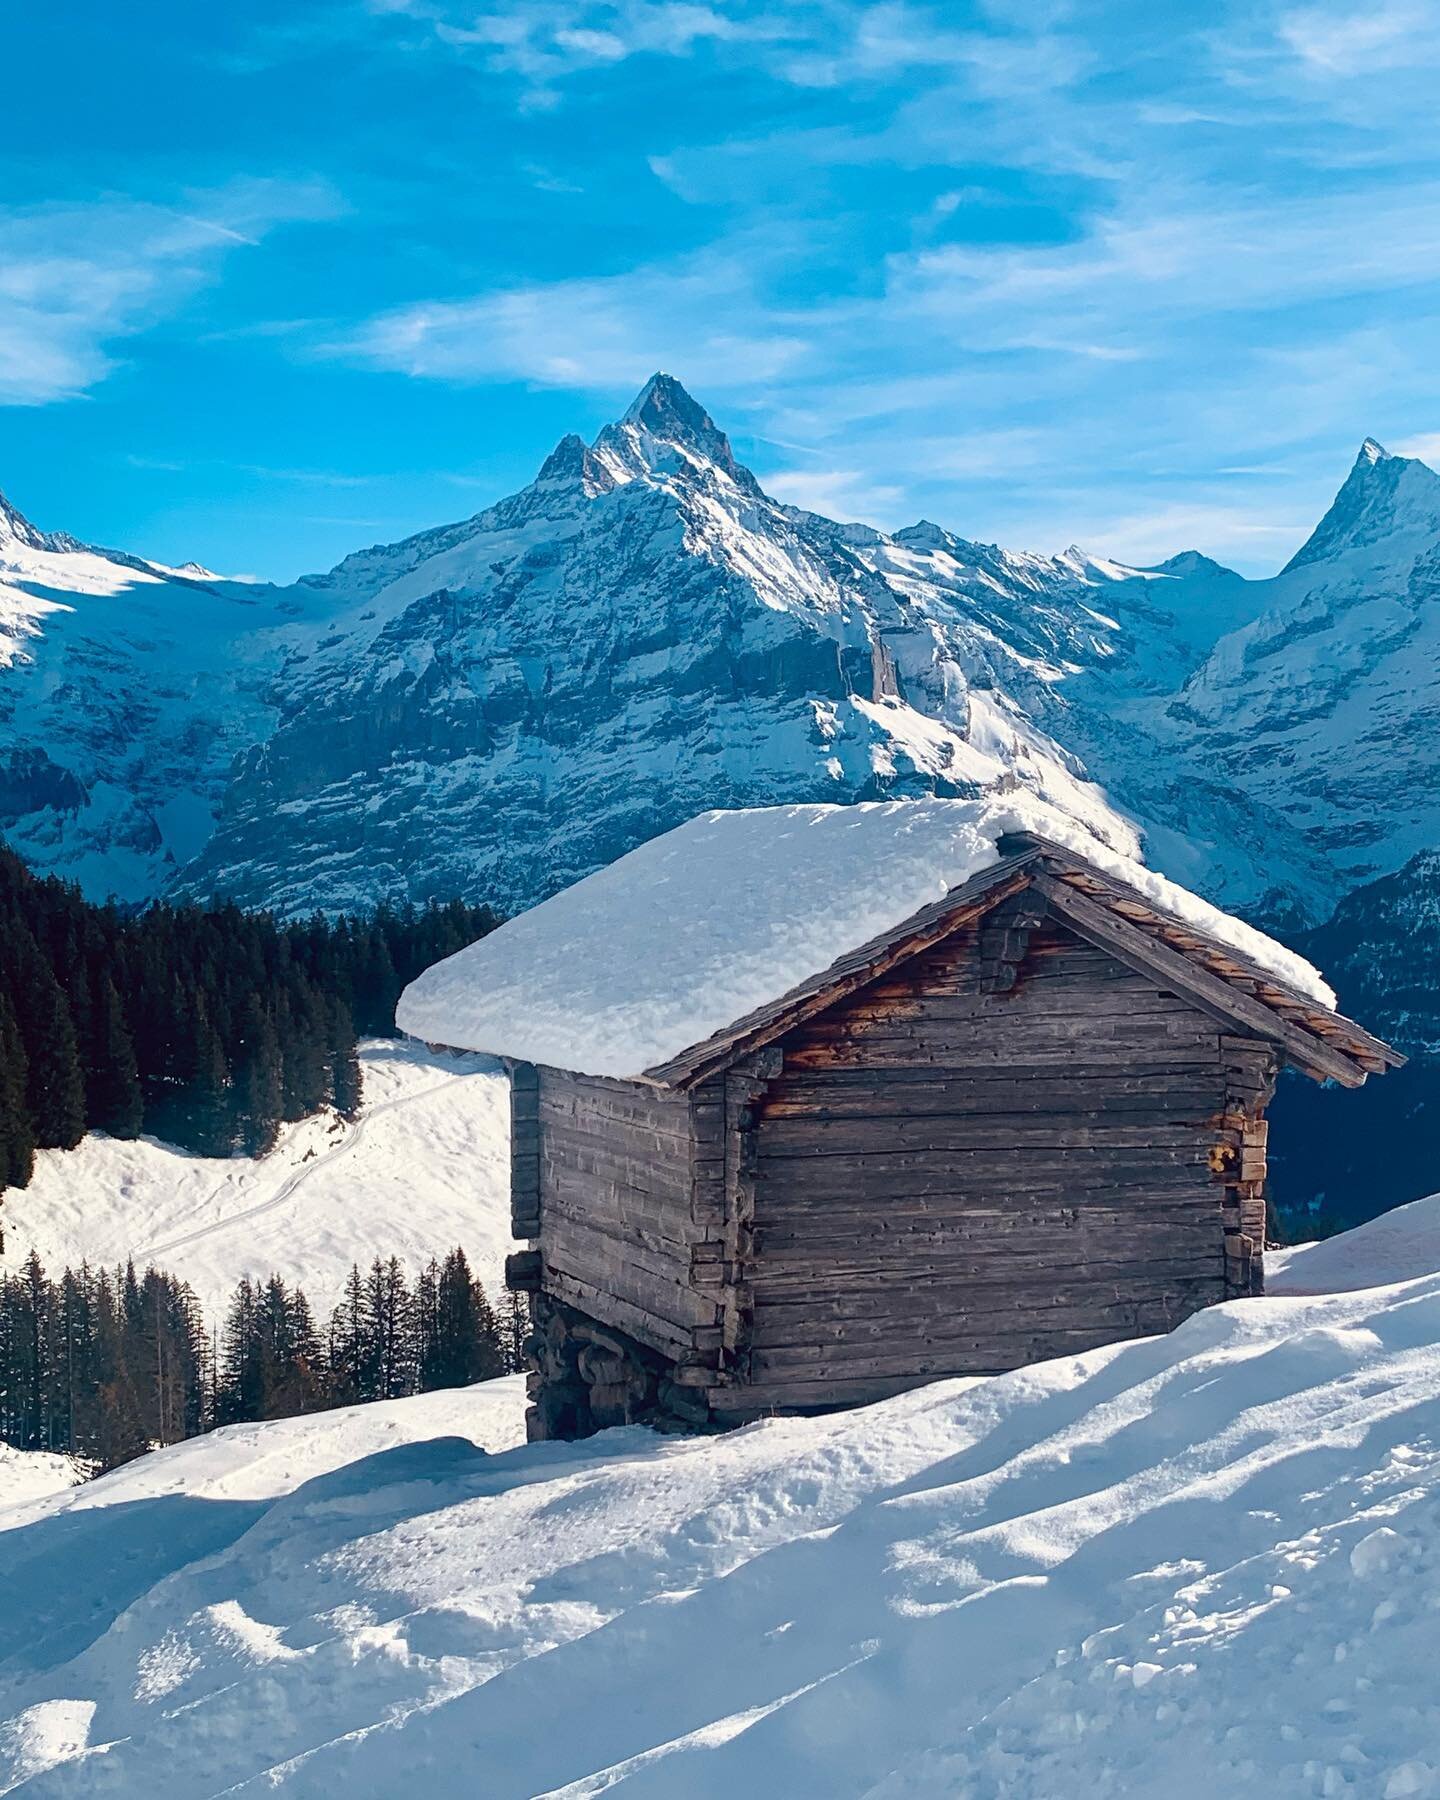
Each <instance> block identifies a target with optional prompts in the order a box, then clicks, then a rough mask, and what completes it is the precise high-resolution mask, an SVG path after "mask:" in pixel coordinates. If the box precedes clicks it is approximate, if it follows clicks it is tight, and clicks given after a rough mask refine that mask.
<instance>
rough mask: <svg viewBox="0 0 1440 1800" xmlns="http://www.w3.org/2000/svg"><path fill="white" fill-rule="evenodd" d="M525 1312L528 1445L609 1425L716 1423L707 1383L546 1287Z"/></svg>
mask: <svg viewBox="0 0 1440 1800" xmlns="http://www.w3.org/2000/svg"><path fill="white" fill-rule="evenodd" d="M530 1319H531V1335H530V1337H529V1338H528V1339H527V1340H526V1343H525V1357H526V1362H527V1364H528V1366H529V1376H528V1378H527V1384H526V1385H527V1389H528V1392H529V1395H530V1406H529V1409H528V1411H527V1412H526V1414H525V1425H526V1432H527V1435H528V1436H529V1439H530V1442H531V1443H532V1444H533V1443H540V1442H543V1441H545V1440H547V1439H550V1438H583V1437H589V1436H591V1434H592V1433H594V1432H596V1431H604V1430H605V1429H606V1428H607V1427H609V1426H611V1425H650V1426H653V1427H654V1428H655V1429H656V1430H657V1431H704V1430H707V1429H712V1430H713V1429H714V1428H715V1426H714V1421H713V1419H712V1417H711V1413H710V1406H709V1402H708V1401H707V1399H706V1397H705V1393H704V1390H703V1389H701V1388H697V1387H694V1386H689V1385H687V1384H686V1383H685V1382H684V1381H683V1380H677V1379H676V1377H677V1375H681V1374H683V1373H688V1371H681V1370H678V1369H677V1367H676V1365H675V1364H674V1363H671V1362H668V1361H667V1360H666V1359H665V1358H664V1357H663V1356H660V1355H658V1354H657V1353H656V1352H655V1351H653V1350H647V1349H646V1348H645V1347H644V1346H643V1345H642V1344H637V1343H636V1342H635V1340H634V1339H633V1338H629V1337H626V1336H625V1334H624V1333H623V1332H620V1331H616V1330H615V1329H614V1328H613V1327H611V1326H608V1325H597V1324H596V1322H595V1321H594V1320H593V1319H589V1318H587V1317H586V1316H585V1314H584V1313H581V1312H577V1311H576V1310H575V1308H574V1307H571V1306H566V1305H564V1304H563V1302H561V1301H559V1300H555V1299H552V1298H551V1297H550V1295H548V1294H543V1293H532V1294H531V1296H530ZM712 1379H713V1376H712Z"/></svg>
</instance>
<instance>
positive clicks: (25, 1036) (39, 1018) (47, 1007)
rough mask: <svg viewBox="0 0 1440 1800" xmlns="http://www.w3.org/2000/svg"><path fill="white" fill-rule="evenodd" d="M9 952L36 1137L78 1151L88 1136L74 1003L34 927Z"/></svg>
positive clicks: (44, 1145) (49, 1146)
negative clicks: (69, 1000) (72, 1014)
mask: <svg viewBox="0 0 1440 1800" xmlns="http://www.w3.org/2000/svg"><path fill="white" fill-rule="evenodd" d="M7 951H8V953H10V954H13V956H14V958H15V967H16V978H15V987H14V991H13V994H12V1004H13V1006H14V1009H15V1018H16V1023H17V1024H18V1026H19V1028H20V1039H21V1042H22V1043H23V1044H24V1046H25V1060H26V1102H27V1104H28V1106H29V1109H30V1120H31V1125H32V1128H33V1130H34V1133H35V1142H36V1144H37V1145H39V1146H40V1147H41V1148H45V1149H56V1150H73V1149H74V1148H75V1146H76V1144H78V1143H79V1142H80V1140H81V1138H82V1137H83V1136H84V1135H85V1083H84V1078H83V1076H82V1074H81V1070H80V1052H79V1048H78V1046H77V1044H76V1041H75V1025H74V1021H73V1020H72V1019H71V1017H70V1008H69V1005H68V1003H67V1002H66V999H65V995H64V993H63V992H62V991H61V987H60V984H59V982H58V981H56V979H55V977H54V975H53V974H52V972H51V970H50V967H49V965H48V964H47V963H46V961H45V959H44V957H43V956H42V955H41V953H40V949H39V946H38V945H37V944H36V942H35V939H34V937H33V936H32V935H31V933H30V932H29V931H27V930H24V929H23V928H22V929H21V930H20V931H19V932H18V933H16V934H14V938H13V942H12V943H11V944H10V945H9V946H7Z"/></svg>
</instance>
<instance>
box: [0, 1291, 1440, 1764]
mask: <svg viewBox="0 0 1440 1800" xmlns="http://www.w3.org/2000/svg"><path fill="white" fill-rule="evenodd" d="M1437 1346H1440V1277H1434V1276H1431V1277H1427V1278H1425V1279H1422V1280H1418V1281H1414V1282H1411V1283H1409V1284H1408V1285H1406V1286H1404V1287H1400V1288H1388V1289H1383V1290H1378V1291H1370V1292H1362V1293H1353V1294H1344V1295H1338V1296H1327V1297H1321V1298H1315V1299H1288V1300H1279V1299H1271V1300H1264V1301H1241V1302H1236V1303H1232V1304H1231V1305H1228V1306H1223V1307H1216V1308H1212V1309H1210V1310H1209V1311H1207V1312H1204V1313H1201V1314H1199V1315H1197V1316H1196V1317H1194V1318H1192V1319H1190V1320H1188V1321H1187V1322H1186V1323H1185V1324H1184V1325H1183V1326H1181V1327H1180V1329H1179V1330H1177V1331H1176V1332H1174V1333H1173V1334H1172V1335H1171V1336H1169V1337H1166V1338H1156V1339H1150V1340H1147V1341H1144V1342H1132V1343H1127V1344H1121V1345H1115V1346H1112V1347H1110V1348H1108V1349H1104V1350H1097V1351H1092V1352H1090V1353H1089V1354H1087V1355H1084V1356H1080V1357H1067V1358H1064V1359H1061V1360H1059V1361H1056V1362H1050V1363H1042V1364H1038V1365H1035V1366H1033V1367H1031V1368H1029V1369H1024V1370H1020V1371H1017V1372H1016V1373H1014V1374H1011V1375H1005V1376H1000V1377H996V1378H994V1379H991V1380H980V1381H949V1382H940V1383H937V1384H935V1385H933V1386H931V1387H928V1388H924V1389H921V1390H919V1391H916V1392H913V1393H910V1394H906V1395H904V1396H901V1397H900V1398H898V1399H895V1400H890V1401H886V1402H884V1403H882V1404H880V1405H877V1406H871V1407H866V1408H860V1409H856V1410H854V1411H849V1412H841V1413H836V1414H831V1415H829V1416H827V1417H824V1418H818V1419H807V1420H771V1421H767V1422H764V1423H761V1424H758V1425H754V1426H751V1427H749V1428H747V1429H745V1430H742V1431H737V1432H734V1433H731V1434H729V1435H727V1436H723V1437H714V1438H694V1439H679V1438H661V1437H657V1436H654V1435H652V1434H650V1433H649V1432H647V1431H645V1430H643V1429H641V1428H638V1427H636V1428H629V1429H626V1430H620V1431H611V1432H606V1433H603V1434H601V1435H600V1436H599V1437H596V1438H593V1439H591V1440H589V1441H588V1442H586V1443H583V1444H573V1445H571V1444H559V1443H556V1444H544V1445H536V1446H532V1447H529V1448H514V1447H512V1446H514V1445H516V1443H517V1440H518V1433H519V1417H520V1410H521V1407H522V1405H523V1396H522V1394H521V1393H520V1391H519V1383H518V1381H516V1380H514V1379H511V1380H507V1381H504V1382H496V1383H488V1384H485V1385H482V1386H481V1387H478V1388H472V1389H467V1390H462V1391H460V1392H455V1393H449V1394H429V1395H425V1396H423V1397H422V1398H420V1399H418V1400H406V1401H398V1402H391V1403H388V1404H387V1405H384V1406H373V1407H364V1408H358V1409H355V1410H354V1411H352V1412H349V1413H334V1414H322V1415H319V1416H316V1417H312V1418H308V1419H294V1420H288V1421H285V1422H284V1423H282V1424H274V1425H258V1426H243V1427H237V1428H235V1429H233V1430H230V1431H224V1432H219V1433H217V1434H215V1435H214V1436H213V1437H210V1438H204V1439H197V1440H193V1441H191V1442H189V1443H186V1444H182V1445H179V1446H176V1447H175V1448H173V1449H169V1450H165V1451H161V1452H158V1453H155V1454H153V1455H151V1456H148V1457H145V1458H142V1459H141V1460H140V1461H139V1462H137V1463H134V1464H131V1465H130V1466H128V1467H127V1468H125V1469H122V1470H120V1471H118V1472H117V1473H116V1474H114V1475H111V1476H107V1477H105V1478H104V1479H102V1480H100V1481H97V1482H94V1483H91V1484H89V1485H87V1486H85V1487H83V1488H79V1489H76V1490H74V1491H72V1492H70V1493H67V1494H62V1495H60V1496H57V1497H53V1498H51V1499H49V1500H40V1501H36V1502H33V1503H31V1504H30V1505H28V1506H21V1507H13V1508H11V1509H9V1510H8V1511H6V1512H0V1565H3V1569H4V1573H5V1581H6V1605H5V1606H4V1608H0V1719H4V1720H6V1721H7V1722H6V1723H5V1724H3V1725H0V1771H5V1772H6V1779H5V1780H0V1791H10V1790H11V1788H13V1786H15V1785H17V1784H24V1786H23V1792H24V1793H25V1795H26V1796H27V1800H29V1797H30V1796H35V1800H40V1797H41V1796H45V1797H47V1800H48V1797H55V1800H59V1797H60V1796H70V1795H75V1796H79V1795H84V1796H86V1800H95V1797H97V1796H102V1795H106V1794H114V1795H133V1794H136V1793H142V1792H143V1793H145V1794H146V1795H147V1796H150V1797H151V1800H197V1797H198V1796H202V1795H212V1794H218V1793H221V1792H223V1793H227V1794H231V1793H233V1794H255V1795H259V1794H262V1793H264V1794H270V1793H275V1792H280V1793H287V1794H294V1795H305V1796H316V1797H317V1800H318V1797H320V1796H325V1797H326V1800H329V1797H330V1796H333V1795H335V1794H345V1795H348V1796H353V1800H393V1796H394V1795H396V1794H398V1793H406V1792H411V1791H416V1792H424V1793H426V1794H430V1795H434V1796H437V1800H448V1797H449V1796H455V1797H457V1800H458V1797H459V1796H462V1795H464V1796H467V1797H468V1796H470V1795H474V1794H485V1795H486V1796H487V1797H489V1800H527V1797H531V1796H538V1795H548V1796H551V1797H552V1800H559V1796H567V1797H569V1800H580V1797H581V1796H593V1795H598V1794H600V1793H602V1792H604V1793H610V1792H619V1793H623V1794H625V1795H627V1796H629V1795H634V1796H636V1797H637V1800H638V1797H639V1796H642V1795H645V1796H655V1797H656V1800H659V1797H661V1796H663V1797H665V1800H673V1797H674V1796H676V1795H684V1796H686V1800H706V1797H707V1796H716V1797H717V1800H718V1797H719V1796H722V1795H723V1796H727V1797H728V1796H732V1795H734V1794H736V1793H748V1794H753V1795H756V1796H760V1797H769V1796H780V1795H786V1796H789V1795H802V1794H803V1795H811V1794H814V1795H821V1794H823V1795H825V1796H826V1797H827V1800H860V1797H862V1796H865V1797H868V1800H900V1797H901V1796H904V1797H905V1800H925V1797H928V1796H935V1797H936V1800H939V1797H940V1796H945V1797H946V1800H952V1797H953V1796H957V1795H966V1796H973V1797H974V1800H1000V1797H1001V1796H1004V1800H1055V1796H1057V1795H1085V1796H1087V1800H1121V1797H1125V1800H1130V1797H1132V1796H1136V1795H1140V1794H1146V1795H1149V1794H1165V1795H1167V1796H1171V1797H1173V1800H1212V1797H1213V1796H1216V1795H1241V1794H1247V1795H1248V1794H1262V1793H1263V1794H1268V1795H1275V1796H1277V1797H1279V1800H1292V1797H1293V1800H1300V1797H1302V1796H1319V1795H1343V1794H1353V1795H1355V1796H1357V1797H1359V1796H1373V1797H1375V1800H1381V1797H1383V1796H1389V1800H1425V1797H1427V1796H1429V1797H1430V1800H1434V1797H1435V1796H1436V1795H1437V1794H1440V1754H1437V1749H1436V1746H1437V1744H1440V1696H1437V1692H1436V1686H1435V1681H1434V1656H1433V1651H1434V1642H1435V1632H1436V1627H1437V1617H1440V1614H1437V1593H1440V1589H1437V1582H1440V1347H1437Z"/></svg>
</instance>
